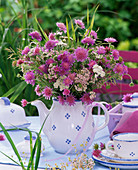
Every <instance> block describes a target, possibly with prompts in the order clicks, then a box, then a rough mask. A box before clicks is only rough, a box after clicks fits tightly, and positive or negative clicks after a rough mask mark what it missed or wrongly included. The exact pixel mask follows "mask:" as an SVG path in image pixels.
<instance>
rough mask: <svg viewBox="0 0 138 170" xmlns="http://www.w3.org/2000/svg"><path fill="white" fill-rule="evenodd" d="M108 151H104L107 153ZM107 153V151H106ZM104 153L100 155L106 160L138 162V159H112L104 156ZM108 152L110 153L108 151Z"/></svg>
mask: <svg viewBox="0 0 138 170" xmlns="http://www.w3.org/2000/svg"><path fill="white" fill-rule="evenodd" d="M105 150H106V149H104V150H102V152H103V151H105ZM106 151H107V150H106ZM102 152H101V153H100V155H101V156H102V157H104V158H106V159H110V160H115V161H120V162H122V161H125V162H138V159H125V158H116V157H110V156H106V155H104V154H102ZM107 152H108V151H107Z"/></svg>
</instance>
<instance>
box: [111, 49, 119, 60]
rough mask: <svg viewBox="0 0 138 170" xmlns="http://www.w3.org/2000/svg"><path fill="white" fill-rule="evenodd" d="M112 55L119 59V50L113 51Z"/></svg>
mask: <svg viewBox="0 0 138 170" xmlns="http://www.w3.org/2000/svg"><path fill="white" fill-rule="evenodd" d="M112 55H113V57H114V59H115V60H118V59H119V51H118V50H113V51H112Z"/></svg>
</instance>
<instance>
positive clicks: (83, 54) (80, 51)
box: [75, 47, 88, 62]
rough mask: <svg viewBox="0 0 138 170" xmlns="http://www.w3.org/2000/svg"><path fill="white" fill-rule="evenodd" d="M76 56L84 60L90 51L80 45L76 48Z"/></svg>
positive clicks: (79, 59) (77, 58) (78, 59)
mask: <svg viewBox="0 0 138 170" xmlns="http://www.w3.org/2000/svg"><path fill="white" fill-rule="evenodd" d="M75 57H76V60H77V61H81V62H83V61H84V60H86V59H87V57H88V51H87V50H86V49H85V48H81V47H78V48H77V49H76V50H75Z"/></svg>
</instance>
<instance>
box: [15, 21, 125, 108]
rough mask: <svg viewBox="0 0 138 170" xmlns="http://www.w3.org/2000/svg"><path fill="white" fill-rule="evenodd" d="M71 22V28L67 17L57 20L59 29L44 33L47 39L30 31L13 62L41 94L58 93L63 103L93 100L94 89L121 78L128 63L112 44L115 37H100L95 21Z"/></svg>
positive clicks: (89, 102)
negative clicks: (93, 26) (61, 21)
mask: <svg viewBox="0 0 138 170" xmlns="http://www.w3.org/2000/svg"><path fill="white" fill-rule="evenodd" d="M92 21H93V20H92ZM70 23H71V25H70V27H71V30H69V24H68V21H67V20H66V25H65V24H64V23H56V25H57V27H58V29H59V30H58V31H56V32H55V33H52V32H51V33H49V36H47V35H46V34H44V35H45V39H44V38H42V35H41V34H40V33H39V32H37V31H34V32H31V33H30V34H29V36H30V37H31V38H32V39H31V40H30V44H29V45H28V46H26V47H25V48H24V49H23V50H22V51H21V52H20V51H19V53H18V56H19V59H18V60H16V61H14V65H15V66H17V67H19V68H20V69H21V70H22V72H23V78H24V80H25V81H26V82H27V83H28V84H31V85H33V86H34V85H35V86H36V88H35V92H36V94H37V95H38V96H44V97H45V98H46V99H51V97H55V98H56V99H58V100H59V102H60V103H61V104H62V105H64V104H68V105H70V106H71V105H74V104H75V101H76V100H81V101H82V102H83V103H84V104H91V103H92V102H93V101H94V99H95V97H96V93H95V92H94V90H95V89H100V88H101V87H102V86H103V85H105V86H109V84H110V83H113V84H115V83H116V80H121V79H122V76H123V75H124V74H127V72H128V71H127V67H126V66H125V65H124V62H123V59H122V57H121V56H120V55H119V51H117V50H116V49H114V46H113V45H112V43H114V42H117V40H116V39H114V38H112V37H109V38H105V39H104V42H103V41H100V39H99V38H98V35H97V32H96V31H94V30H92V24H90V26H89V27H85V24H84V23H83V21H82V20H79V19H78V20H74V22H73V21H72V19H71V22H70ZM24 103H25V100H24ZM26 104H27V102H26ZM26 104H24V105H23V106H25V105H26Z"/></svg>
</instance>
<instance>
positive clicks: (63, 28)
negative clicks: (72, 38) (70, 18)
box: [56, 22, 67, 33]
mask: <svg viewBox="0 0 138 170" xmlns="http://www.w3.org/2000/svg"><path fill="white" fill-rule="evenodd" d="M56 25H57V26H58V27H59V29H60V31H64V33H66V32H67V28H66V26H65V24H64V23H61V22H57V23H56Z"/></svg>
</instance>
